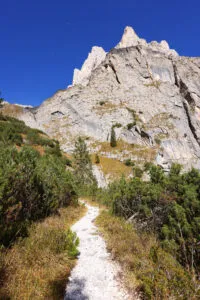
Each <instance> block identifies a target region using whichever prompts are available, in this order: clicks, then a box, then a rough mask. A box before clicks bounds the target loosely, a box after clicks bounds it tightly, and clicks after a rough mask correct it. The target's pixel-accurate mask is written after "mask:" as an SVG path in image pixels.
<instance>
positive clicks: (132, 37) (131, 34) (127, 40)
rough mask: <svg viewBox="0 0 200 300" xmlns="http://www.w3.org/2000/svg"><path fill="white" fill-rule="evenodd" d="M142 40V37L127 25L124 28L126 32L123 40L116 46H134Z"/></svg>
mask: <svg viewBox="0 0 200 300" xmlns="http://www.w3.org/2000/svg"><path fill="white" fill-rule="evenodd" d="M139 41H140V38H139V37H138V36H137V34H136V33H135V31H134V30H133V28H132V27H130V26H127V27H126V28H125V29H124V34H123V36H122V39H121V41H120V42H119V44H118V45H117V46H116V47H115V48H117V49H118V48H127V47H132V46H137V45H138V43H139Z"/></svg>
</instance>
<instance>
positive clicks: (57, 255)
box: [0, 206, 86, 300]
mask: <svg viewBox="0 0 200 300" xmlns="http://www.w3.org/2000/svg"><path fill="white" fill-rule="evenodd" d="M85 210H86V209H85V207H84V206H77V207H75V206H69V207H67V208H62V209H60V211H59V213H60V214H59V215H57V216H51V217H48V218H47V219H45V220H44V221H43V222H40V223H36V224H34V225H33V226H32V227H31V228H30V230H29V237H27V238H25V239H23V240H19V241H18V242H17V243H16V244H15V245H14V247H13V248H12V249H10V250H8V251H7V252H4V253H3V254H2V256H1V260H3V261H4V269H5V274H4V277H3V282H2V281H1V284H2V286H1V289H0V299H6V298H7V297H8V299H9V298H10V299H20V300H23V299H24V300H25V299H63V294H64V290H65V286H66V282H67V278H68V276H69V274H70V271H71V269H72V268H73V266H74V265H75V261H76V260H75V258H74V257H73V256H72V255H71V242H72V241H71V236H70V234H68V235H66V233H67V232H68V229H69V227H70V226H71V225H72V224H73V223H74V222H75V221H76V220H78V219H79V218H80V217H81V216H82V215H83V214H84V213H85ZM64 237H66V238H65V240H63V238H64ZM1 273H2V272H1ZM1 275H2V274H1Z"/></svg>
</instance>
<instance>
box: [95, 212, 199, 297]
mask: <svg viewBox="0 0 200 300" xmlns="http://www.w3.org/2000/svg"><path fill="white" fill-rule="evenodd" d="M96 224H97V226H98V227H99V229H100V231H101V232H102V233H103V235H104V237H105V239H106V242H107V247H108V250H109V251H110V252H111V253H112V255H113V257H114V259H116V260H117V261H118V262H119V263H120V264H121V265H122V267H123V268H122V270H123V273H124V274H123V275H124V278H125V284H126V286H127V288H128V289H129V290H130V292H131V294H134V293H135V291H137V292H140V293H141V299H156V300H163V299H199V298H198V296H199V294H198V290H197V288H195V283H194V282H193V280H192V276H191V275H190V274H188V273H187V272H186V271H184V269H183V268H182V267H181V266H180V265H179V264H178V263H177V261H176V260H175V259H174V258H173V257H172V256H171V255H170V254H168V253H166V252H165V251H163V250H162V249H161V248H160V246H159V244H158V242H157V241H156V238H155V236H153V235H151V234H145V233H140V234H138V233H137V232H136V230H135V229H134V228H133V226H132V225H130V224H127V223H126V221H125V220H124V219H121V218H118V217H116V216H112V215H111V214H109V213H108V212H105V211H103V212H102V213H101V214H100V215H99V217H98V218H97V220H96Z"/></svg>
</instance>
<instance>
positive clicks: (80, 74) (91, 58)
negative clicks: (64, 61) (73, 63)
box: [72, 46, 106, 85]
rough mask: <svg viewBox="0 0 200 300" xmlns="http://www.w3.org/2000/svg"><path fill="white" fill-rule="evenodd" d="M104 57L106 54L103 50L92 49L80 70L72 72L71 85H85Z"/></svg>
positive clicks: (98, 48) (99, 48)
mask: <svg viewBox="0 0 200 300" xmlns="http://www.w3.org/2000/svg"><path fill="white" fill-rule="evenodd" d="M105 57H106V52H105V51H104V50H103V48H101V47H97V46H94V47H92V51H91V53H89V55H88V58H87V59H86V61H85V62H84V64H83V66H82V68H81V70H78V69H75V70H74V76H73V83H72V84H73V85H75V84H81V85H87V83H88V81H89V78H90V76H91V73H92V71H93V70H94V69H96V68H97V67H98V66H99V65H100V63H101V62H102V61H103V60H104V59H105Z"/></svg>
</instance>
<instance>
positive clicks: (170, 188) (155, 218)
mask: <svg viewBox="0 0 200 300" xmlns="http://www.w3.org/2000/svg"><path fill="white" fill-rule="evenodd" d="M149 169H150V170H149V173H150V178H151V179H150V181H149V182H143V181H142V180H141V179H139V178H136V177H135V178H133V179H130V180H125V178H121V180H120V181H118V182H114V183H112V184H111V185H110V186H109V188H108V190H107V191H105V192H104V193H103V196H102V195H100V197H99V198H102V197H104V202H107V203H110V205H112V210H113V213H114V214H116V215H118V216H123V217H124V218H126V219H129V218H131V220H132V221H134V223H135V224H136V226H137V228H138V229H140V230H141V229H143V230H145V231H148V232H154V233H155V234H156V235H157V236H158V237H159V239H160V243H161V245H162V246H163V248H164V249H165V250H167V251H168V252H169V253H171V254H172V255H173V256H174V257H175V258H176V259H177V260H178V261H179V262H180V263H181V264H182V265H183V266H184V267H185V268H186V269H187V270H188V271H194V270H195V271H196V273H198V272H199V271H200V217H199V216H200V173H199V172H198V171H197V170H195V169H192V170H191V171H189V172H188V173H184V174H181V173H180V171H181V167H180V166H179V165H173V166H172V168H171V171H170V173H169V175H165V174H164V172H163V170H162V169H161V168H159V167H156V166H149Z"/></svg>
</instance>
